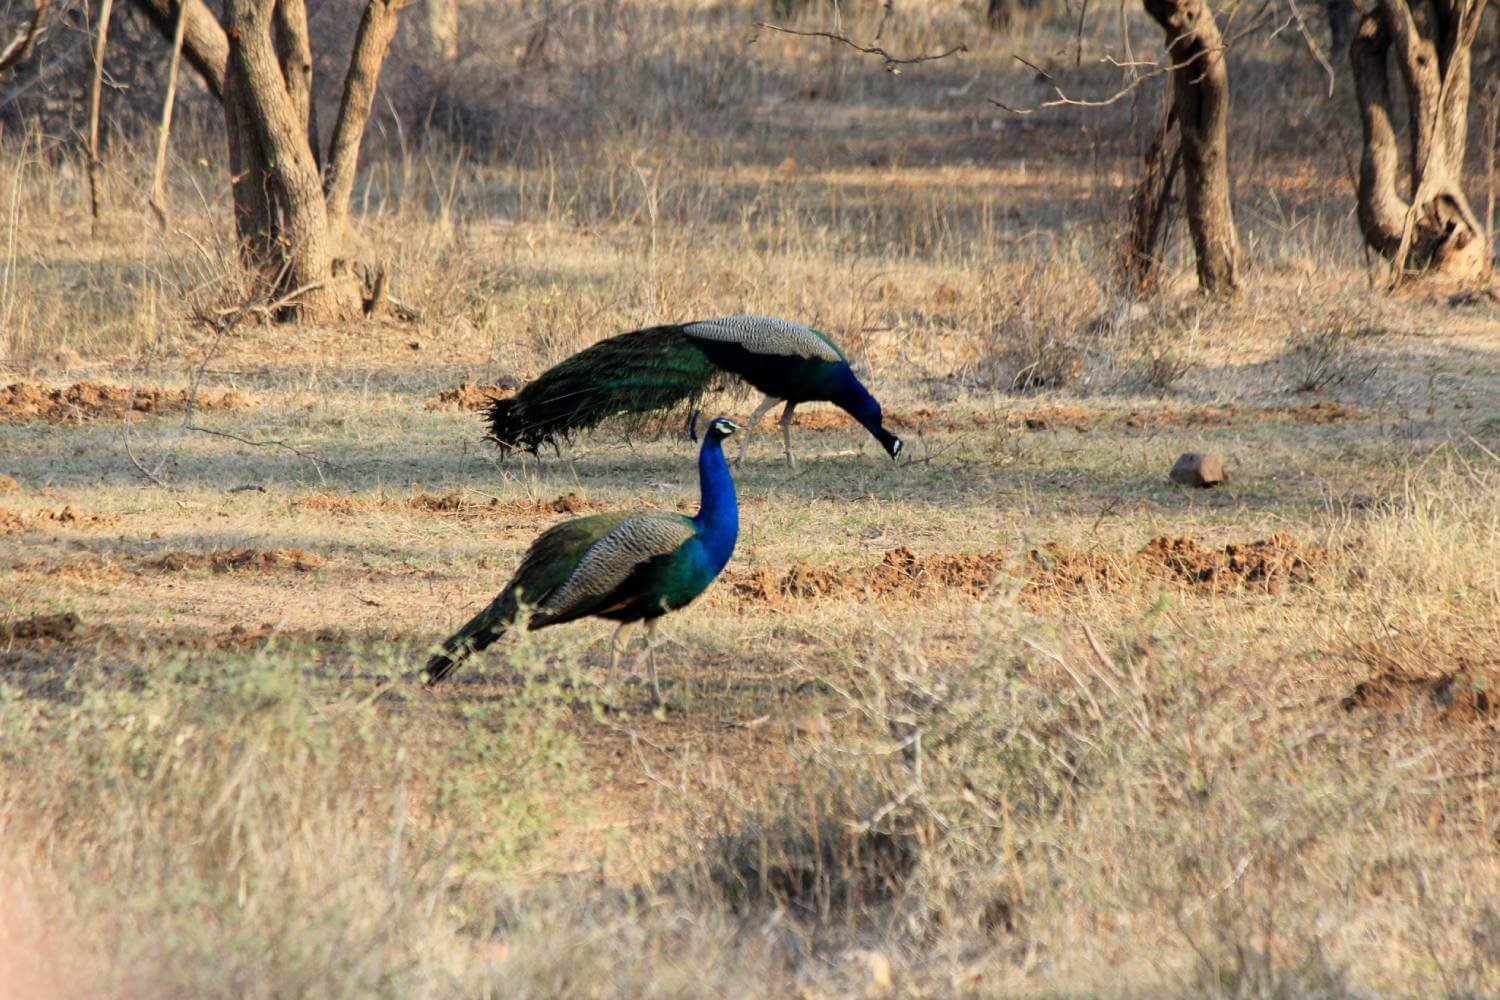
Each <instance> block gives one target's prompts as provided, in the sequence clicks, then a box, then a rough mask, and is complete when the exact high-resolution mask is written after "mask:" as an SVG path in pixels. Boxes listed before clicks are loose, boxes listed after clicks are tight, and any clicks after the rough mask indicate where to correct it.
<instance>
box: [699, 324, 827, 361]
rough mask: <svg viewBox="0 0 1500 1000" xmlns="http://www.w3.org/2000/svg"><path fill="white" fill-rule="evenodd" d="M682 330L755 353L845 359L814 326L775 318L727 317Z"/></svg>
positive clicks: (821, 359)
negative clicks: (737, 345)
mask: <svg viewBox="0 0 1500 1000" xmlns="http://www.w3.org/2000/svg"><path fill="white" fill-rule="evenodd" d="M683 330H684V331H685V332H686V333H687V335H688V336H690V337H701V338H702V339H704V340H719V341H725V342H728V343H732V344H739V345H740V346H741V347H743V348H745V350H747V351H749V352H751V353H752V354H771V355H776V356H778V357H791V358H809V359H812V360H816V361H830V362H832V361H843V360H844V356H843V355H842V354H840V353H839V351H838V348H836V347H834V346H833V345H832V344H830V343H829V342H828V341H827V340H825V339H823V338H822V337H820V336H819V335H818V334H817V333H815V332H814V331H813V329H812V327H809V326H803V325H802V324H801V323H793V322H791V321H790V320H785V319H776V318H775V317H772V316H725V317H724V318H722V319H708V320H704V321H702V322H701V323H689V324H687V325H686V326H685V327H683Z"/></svg>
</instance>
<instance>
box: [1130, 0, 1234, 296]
mask: <svg viewBox="0 0 1500 1000" xmlns="http://www.w3.org/2000/svg"><path fill="white" fill-rule="evenodd" d="M1145 7H1146V12H1147V13H1148V14H1150V15H1151V17H1152V18H1153V19H1154V20H1155V21H1156V23H1157V24H1159V25H1161V28H1162V30H1163V31H1164V32H1165V33H1166V41H1167V54H1168V58H1169V59H1170V60H1171V63H1172V66H1173V69H1172V95H1173V104H1174V107H1175V108H1176V111H1177V121H1178V128H1179V129H1180V130H1181V136H1182V174H1183V187H1184V194H1185V201H1186V204H1187V217H1188V231H1189V232H1190V233H1191V234H1192V238H1193V250H1194V251H1195V253H1196V255H1197V259H1198V284H1199V286H1200V287H1201V288H1202V289H1203V290H1204V291H1205V292H1208V293H1209V294H1212V295H1227V294H1230V293H1232V292H1234V290H1235V288H1236V286H1237V285H1238V283H1239V273H1238V254H1239V250H1238V242H1237V240H1236V238H1235V231H1234V210H1233V208H1232V207H1231V205H1230V201H1229V155H1228V140H1229V69H1228V66H1227V65H1226V64H1225V62H1224V45H1223V41H1222V39H1221V38H1220V35H1219V28H1218V25H1217V24H1215V23H1214V17H1213V12H1212V11H1210V10H1209V8H1208V5H1207V4H1206V3H1205V2H1203V0H1145Z"/></svg>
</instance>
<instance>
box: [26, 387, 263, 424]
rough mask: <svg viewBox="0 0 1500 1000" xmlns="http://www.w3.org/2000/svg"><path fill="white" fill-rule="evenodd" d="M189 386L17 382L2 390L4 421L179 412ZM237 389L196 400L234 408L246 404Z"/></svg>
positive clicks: (205, 406) (206, 406)
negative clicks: (55, 386) (55, 385)
mask: <svg viewBox="0 0 1500 1000" xmlns="http://www.w3.org/2000/svg"><path fill="white" fill-rule="evenodd" d="M189 395H190V394H189V393H188V391H187V390H186V389H178V390H175V391H171V390H166V389H127V388H125V387H124V386H118V385H100V384H98V383H96V382H74V383H73V384H72V385H70V386H68V387H67V388H66V389H53V388H48V387H47V386H43V385H34V384H32V383H30V382H13V383H11V384H10V385H9V386H6V387H5V388H4V389H0V422H4V423H22V422H25V421H30V420H47V421H51V422H54V423H57V422H61V421H76V422H79V423H83V422H86V421H90V420H103V419H119V418H121V417H128V416H135V415H138V414H158V413H172V412H178V411H181V410H183V409H185V408H186V407H187V403H188V397H189ZM245 405H246V404H245V398H244V397H243V396H241V395H240V394H239V393H237V392H221V393H207V392H200V393H198V395H197V397H196V398H194V399H193V406H194V408H195V409H199V410H234V409H240V408H241V407H243V406H245Z"/></svg>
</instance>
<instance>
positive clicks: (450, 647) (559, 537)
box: [425, 510, 640, 683]
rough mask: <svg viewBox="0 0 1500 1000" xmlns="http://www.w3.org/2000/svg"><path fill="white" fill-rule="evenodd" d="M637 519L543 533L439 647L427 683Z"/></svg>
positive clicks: (601, 519)
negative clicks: (507, 578)
mask: <svg viewBox="0 0 1500 1000" xmlns="http://www.w3.org/2000/svg"><path fill="white" fill-rule="evenodd" d="M638 516H640V511H628V510H622V511H610V512H608V513H605V514H592V515H590V516H588V517H579V518H574V519H573V520H570V521H564V522H563V523H562V524H557V525H554V526H552V527H551V528H548V529H547V530H546V531H544V532H543V533H542V534H541V536H540V537H538V538H537V540H536V541H535V542H533V543H532V545H531V548H530V549H528V550H527V552H526V557H525V558H524V559H522V560H521V566H520V568H519V569H517V570H516V575H515V576H514V577H513V578H512V579H511V582H510V585H509V586H507V587H506V588H505V589H504V590H503V591H501V592H500V596H499V597H496V598H495V599H494V600H493V601H491V602H490V604H489V606H488V607H486V608H485V609H484V610H483V611H481V612H479V614H477V615H475V616H474V617H473V618H471V619H469V621H468V622H467V623H466V624H465V625H464V627H463V628H461V629H459V630H458V631H457V632H455V633H454V634H453V635H452V636H451V637H450V638H449V639H448V641H447V642H445V643H443V651H442V652H441V653H439V654H437V655H435V656H433V658H432V659H431V660H429V661H428V663H427V669H426V671H425V673H426V675H427V680H428V682H429V683H435V682H437V681H440V680H442V679H443V678H444V677H446V676H448V674H449V673H451V672H452V671H453V669H454V668H455V667H456V666H458V664H459V663H461V662H463V661H464V660H465V659H467V658H468V656H469V655H470V654H471V653H477V652H479V651H480V650H482V649H485V648H486V647H488V646H489V645H490V644H491V643H493V642H495V641H496V640H497V639H499V638H500V637H501V636H503V635H504V634H505V632H506V630H507V629H509V628H510V627H511V626H512V625H514V624H515V623H516V618H517V616H518V615H519V614H520V612H521V608H522V607H527V608H535V607H536V606H537V605H539V604H541V603H542V602H543V601H545V600H546V599H547V596H548V595H549V594H551V593H552V592H553V591H554V590H556V589H557V588H558V587H560V586H562V585H563V583H564V582H566V581H567V579H568V577H570V576H572V575H573V571H574V570H575V569H576V568H577V567H578V562H579V560H581V559H582V558H583V554H584V553H585V552H587V551H588V550H589V546H591V545H593V544H594V543H595V542H597V541H598V540H599V539H601V538H603V537H604V536H605V535H607V534H609V533H610V532H611V531H614V530H615V529H616V528H618V527H619V526H620V525H621V524H623V523H624V522H626V521H628V520H630V519H631V518H632V517H638ZM540 624H542V623H538V625H540Z"/></svg>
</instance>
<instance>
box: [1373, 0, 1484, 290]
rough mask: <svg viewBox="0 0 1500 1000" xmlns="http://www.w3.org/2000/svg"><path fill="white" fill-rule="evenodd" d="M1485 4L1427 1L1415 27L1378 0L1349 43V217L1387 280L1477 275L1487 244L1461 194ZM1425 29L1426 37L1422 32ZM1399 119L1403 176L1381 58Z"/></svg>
mask: <svg viewBox="0 0 1500 1000" xmlns="http://www.w3.org/2000/svg"><path fill="white" fill-rule="evenodd" d="M1485 2H1486V0H1474V2H1465V0H1432V3H1431V9H1430V16H1427V17H1425V18H1424V19H1423V21H1422V23H1421V24H1420V25H1419V24H1418V21H1417V18H1416V17H1415V16H1414V15H1413V12H1412V10H1411V8H1410V7H1409V6H1408V5H1407V2H1406V0H1380V2H1379V4H1378V5H1377V6H1376V8H1375V9H1374V10H1372V11H1370V12H1369V13H1367V14H1365V15H1364V16H1363V17H1362V18H1361V20H1360V25H1359V31H1358V33H1357V34H1356V35H1355V38H1354V41H1353V42H1351V43H1350V46H1349V63H1350V68H1351V70H1352V71H1353V74H1354V91H1355V99H1356V100H1357V101H1358V103H1359V114H1360V128H1361V131H1362V134H1363V139H1364V151H1363V155H1362V156H1361V158H1360V170H1359V191H1358V198H1359V205H1358V218H1359V225H1360V231H1361V232H1362V234H1363V235H1364V238H1365V242H1366V244H1368V245H1369V246H1370V248H1371V249H1373V250H1375V251H1376V252H1377V253H1379V254H1380V255H1381V256H1382V257H1384V258H1386V259H1387V260H1389V261H1390V262H1391V264H1392V267H1393V270H1394V275H1393V278H1394V281H1395V282H1399V281H1401V280H1402V278H1403V277H1404V276H1405V275H1407V274H1408V273H1416V274H1422V273H1430V274H1437V275H1442V276H1444V277H1446V278H1452V279H1457V280H1469V279H1473V278H1477V277H1479V276H1481V275H1483V274H1484V273H1486V272H1487V270H1488V267H1489V252H1488V240H1487V239H1486V238H1485V233H1484V228H1483V226H1482V225H1481V224H1480V222H1479V220H1478V218H1477V217H1476V216H1475V215H1474V211H1473V209H1472V208H1470V206H1469V202H1468V199H1467V198H1465V197H1464V192H1463V184H1462V180H1463V166H1464V153H1465V151H1466V149H1467V145H1468V112H1469V85H1470V80H1469V77H1470V70H1469V66H1470V59H1471V55H1470V53H1471V50H1472V47H1473V44H1474V39H1475V37H1476V36H1477V35H1478V31H1479V22H1480V19H1481V18H1482V16H1483V13H1484V7H1485ZM1424 29H1425V31H1426V34H1424V33H1423V31H1424ZM1391 55H1394V57H1395V63H1396V66H1397V68H1398V70H1399V71H1400V74H1401V82H1402V85H1403V87H1404V89H1405V91H1406V98H1407V101H1406V103H1407V108H1408V113H1409V119H1408V120H1409V129H1408V133H1409V134H1408V146H1409V149H1408V179H1407V182H1406V184H1405V190H1404V192H1403V190H1402V183H1401V181H1402V177H1401V174H1402V170H1401V166H1402V164H1401V151H1400V149H1399V147H1398V146H1397V142H1396V132H1395V127H1394V125H1393V123H1392V116H1393V114H1394V112H1393V108H1394V104H1393V102H1392V100H1391V86H1390V76H1389V73H1388V70H1387V65H1388V62H1389V58H1388V57H1389V56H1391Z"/></svg>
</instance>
